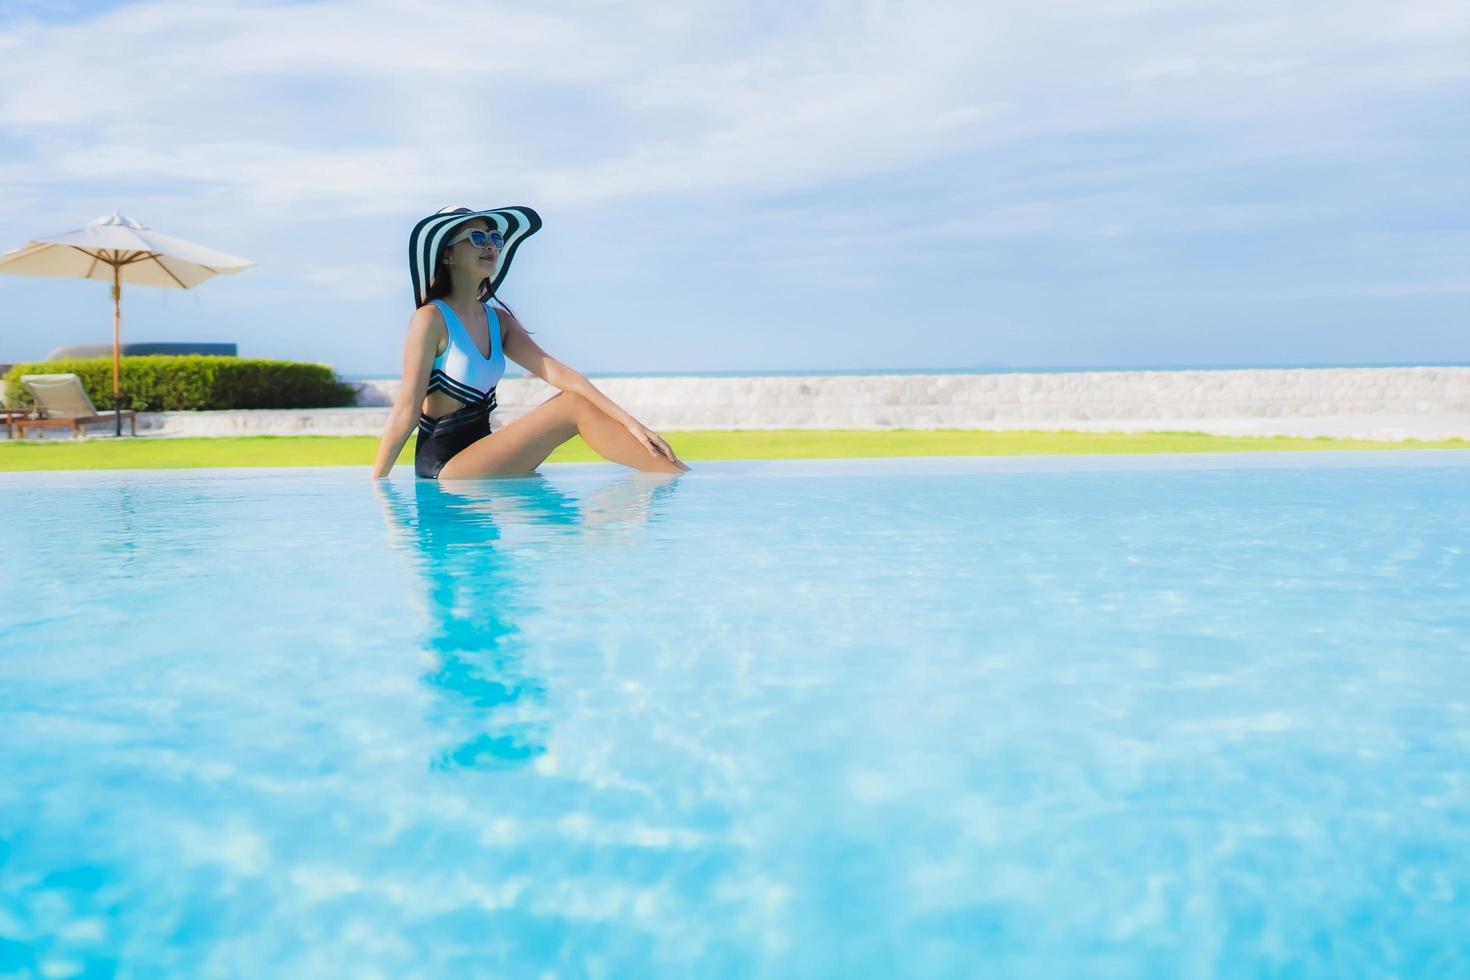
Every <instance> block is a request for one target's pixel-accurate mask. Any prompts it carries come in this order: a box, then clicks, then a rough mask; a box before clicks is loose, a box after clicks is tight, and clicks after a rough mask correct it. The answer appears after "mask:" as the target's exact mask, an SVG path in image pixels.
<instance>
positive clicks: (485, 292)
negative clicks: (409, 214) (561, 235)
mask: <svg viewBox="0 0 1470 980" xmlns="http://www.w3.org/2000/svg"><path fill="white" fill-rule="evenodd" d="M471 218H484V219H485V220H486V221H488V222H489V223H490V227H491V228H494V229H496V230H498V231H499V232H500V236H501V237H502V238H504V239H505V244H504V245H502V246H501V248H500V262H499V264H498V265H497V266H496V268H495V275H494V277H493V278H489V279H486V280H485V281H484V282H483V283H481V285H480V302H482V303H483V302H485V301H486V300H488V299H489V298H490V297H491V296H494V295H495V291H496V290H497V289H499V288H500V284H501V283H502V282H504V281H505V274H506V273H507V272H509V271H510V261H511V259H513V258H515V255H516V249H517V248H519V247H520V244H521V242H523V241H525V240H526V239H527V238H529V237H530V236H531V235H534V234H536V232H537V231H538V230H540V228H541V216H540V215H539V214H537V213H536V212H535V211H532V210H531V209H530V208H523V207H513V208H496V209H494V210H493V211H471V210H470V209H469V208H454V207H448V208H440V209H439V210H438V211H435V212H434V213H433V214H431V215H429V216H428V217H427V218H425V219H423V220H422V221H420V222H419V223H418V224H416V225H414V226H413V232H412V233H410V234H409V236H408V272H409V275H410V276H411V277H412V279H413V304H414V309H418V308H419V307H420V306H423V305H424V304H425V303H427V302H428V301H429V285H430V283H431V282H432V281H433V277H434V260H435V259H437V258H438V257H439V249H440V248H442V247H443V245H444V243H445V242H447V241H448V240H449V239H450V238H451V237H452V235H451V233H452V232H453V231H454V229H455V228H456V227H458V226H459V225H462V224H464V223H465V222H466V221H468V220H470V219H471Z"/></svg>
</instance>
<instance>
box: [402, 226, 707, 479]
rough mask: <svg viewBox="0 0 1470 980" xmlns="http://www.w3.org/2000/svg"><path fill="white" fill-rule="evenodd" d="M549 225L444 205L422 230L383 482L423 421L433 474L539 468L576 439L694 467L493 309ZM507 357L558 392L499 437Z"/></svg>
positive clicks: (426, 466)
mask: <svg viewBox="0 0 1470 980" xmlns="http://www.w3.org/2000/svg"><path fill="white" fill-rule="evenodd" d="M540 227H541V219H540V217H538V216H537V214H536V212H534V211H532V210H531V209H530V208H502V209H499V210H494V211H471V210H470V209H469V208H442V209H440V210H439V211H438V212H437V213H435V214H431V215H430V216H429V217H427V218H425V219H424V220H422V221H420V222H419V223H418V224H417V225H415V226H414V229H413V233H412V234H411V235H410V236H409V242H408V252H409V255H408V261H409V273H410V277H411V278H412V280H413V290H414V304H415V305H416V306H417V309H416V310H415V312H414V315H413V318H412V319H410V320H409V323H408V342H407V343H406V344H405V345H404V348H403V383H402V385H400V386H399V389H398V398H397V400H396V401H395V402H394V403H393V409H392V411H390V412H389V413H388V424H387V426H386V427H385V428H384V429H383V437H382V439H381V440H380V441H379V443H378V458H377V460H376V462H374V463H373V478H374V479H377V478H380V477H385V476H387V475H388V471H389V470H391V469H392V468H393V463H394V462H395V461H396V460H397V459H398V454H399V453H400V452H401V451H402V450H403V444H404V443H405V442H406V441H408V435H409V433H410V432H412V431H413V429H414V426H415V425H417V426H418V445H417V447H416V449H415V451H414V472H415V473H416V474H418V475H419V476H420V477H427V478H430V479H440V480H473V479H480V478H483V477H491V476H519V475H524V474H527V473H531V472H532V471H534V470H535V469H536V467H537V466H539V465H540V464H541V462H542V461H543V460H545V459H546V457H547V456H549V455H551V451H552V450H553V449H555V448H556V447H557V446H560V445H561V444H562V443H564V442H566V441H567V440H568V439H570V438H571V437H572V436H575V435H580V436H581V437H582V438H583V440H585V441H586V443H587V445H589V446H591V447H592V449H593V450H594V451H596V452H597V453H598V454H599V455H600V456H602V457H604V458H605V459H610V460H612V461H613V462H615V463H622V464H624V465H626V466H631V467H633V468H635V469H639V470H644V471H647V472H653V473H679V472H682V471H684V470H687V469H689V467H687V466H685V465H684V464H683V463H682V462H680V460H679V458H678V457H677V456H675V455H674V451H673V449H671V448H669V444H668V443H666V442H664V440H663V439H662V438H661V437H660V436H659V435H658V433H656V432H653V431H652V430H650V429H649V428H648V427H647V426H645V425H643V423H641V422H639V421H638V420H637V419H635V418H633V416H631V415H629V414H628V413H627V412H625V411H623V410H622V409H621V408H619V407H618V406H617V405H615V404H613V402H612V400H611V399H609V398H608V397H607V396H606V395H604V394H603V393H602V392H600V391H598V390H597V389H596V388H594V387H593V386H592V383H591V382H590V381H588V380H587V379H586V378H585V377H583V376H582V375H581V374H580V373H578V372H577V371H574V370H572V369H571V368H569V367H567V366H566V365H565V364H563V363H561V362H560V361H558V360H557V359H556V358H554V357H552V356H551V355H549V354H547V353H546V352H545V351H543V350H542V349H541V348H540V347H539V346H537V344H536V342H535V341H533V340H532V339H531V338H530V336H529V335H528V334H527V333H526V330H525V328H524V327H522V326H521V324H520V321H518V320H517V319H516V318H515V315H514V314H513V313H511V312H510V310H509V309H507V308H506V307H505V306H503V305H501V306H500V307H499V309H497V308H495V307H492V306H491V305H490V304H489V302H488V301H489V300H490V299H491V298H492V297H494V296H495V291H496V289H497V288H499V286H500V283H501V282H502V281H503V280H504V279H505V274H506V272H507V270H508V269H509V268H510V261H511V259H512V258H513V257H514V254H515V249H516V247H517V246H519V245H520V243H521V242H522V241H523V240H525V239H526V238H527V237H529V236H530V235H532V234H534V233H535V232H536V231H537V229H539V228H540ZM502 252H503V254H502ZM507 357H509V358H510V359H511V360H512V361H515V362H516V363H517V364H519V365H520V366H521V367H523V368H525V369H526V370H527V371H529V372H531V373H532V374H534V375H536V377H538V378H541V379H542V380H544V381H546V382H547V383H548V384H550V385H551V386H553V387H554V388H557V389H559V390H558V393H557V394H555V395H553V396H552V397H551V398H549V399H547V400H546V401H544V402H542V403H541V404H540V405H537V406H536V407H535V408H533V409H532V410H531V411H529V412H527V413H526V414H525V415H523V416H521V417H520V418H518V419H516V420H515V421H513V422H511V423H509V424H507V425H505V426H504V427H502V428H499V429H496V430H495V431H493V432H492V431H491V429H490V412H491V411H493V410H494V408H495V385H496V383H497V382H499V381H500V379H501V377H502V376H503V375H504V374H505V359H506V358H507Z"/></svg>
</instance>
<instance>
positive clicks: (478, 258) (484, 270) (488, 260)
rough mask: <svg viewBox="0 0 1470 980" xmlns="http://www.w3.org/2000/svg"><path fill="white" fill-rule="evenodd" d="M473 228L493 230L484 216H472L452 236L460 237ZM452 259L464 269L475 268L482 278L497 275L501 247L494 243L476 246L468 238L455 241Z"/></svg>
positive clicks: (451, 250) (451, 252)
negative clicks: (496, 268)
mask: <svg viewBox="0 0 1470 980" xmlns="http://www.w3.org/2000/svg"><path fill="white" fill-rule="evenodd" d="M471 228H478V229H480V230H481V231H493V230H494V229H493V228H491V227H490V223H489V222H488V221H486V220H485V219H484V218H471V219H470V220H469V221H466V222H465V223H464V224H462V225H460V226H459V227H458V228H456V229H455V230H454V234H453V235H451V236H450V237H451V238H458V237H459V236H460V235H463V234H464V233H465V232H467V231H469V230H470V229H471ZM449 255H450V260H451V262H453V264H454V265H457V266H459V267H460V268H462V269H470V270H474V271H475V272H476V273H478V274H479V276H480V278H489V277H491V276H494V275H495V266H496V264H497V263H498V262H499V261H500V249H498V248H496V247H495V246H494V245H486V246H485V247H484V248H475V246H474V244H473V243H471V242H470V240H469V239H468V238H466V239H465V240H464V241H460V242H455V243H454V245H453V246H451V247H450V249H449Z"/></svg>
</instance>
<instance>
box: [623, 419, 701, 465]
mask: <svg viewBox="0 0 1470 980" xmlns="http://www.w3.org/2000/svg"><path fill="white" fill-rule="evenodd" d="M626 428H627V430H628V431H629V432H631V433H632V434H633V438H634V439H637V440H638V441H639V442H641V443H643V448H645V449H647V450H648V452H649V455H651V456H662V457H664V458H665V459H667V460H670V461H671V462H673V463H675V464H676V465H678V466H681V467H683V468H684V469H686V470H687V469H688V468H689V467H687V466H685V465H684V462H683V461H682V460H681V459H679V457H677V456H675V455H674V450H673V449H671V448H670V447H669V444H668V443H666V442H664V440H663V436H661V435H659V434H658V433H657V432H654V431H653V430H652V429H650V428H649V427H648V426H646V425H644V424H643V423H642V422H639V421H638V420H637V419H634V420H633V421H631V422H629V423H628V424H627V426H626Z"/></svg>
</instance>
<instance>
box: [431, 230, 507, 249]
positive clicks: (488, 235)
mask: <svg viewBox="0 0 1470 980" xmlns="http://www.w3.org/2000/svg"><path fill="white" fill-rule="evenodd" d="M466 238H468V239H469V240H470V244H471V245H473V246H475V248H484V247H485V246H486V245H494V246H495V247H496V248H500V247H501V246H502V245H504V244H505V239H504V238H502V237H501V236H500V232H498V231H481V230H480V229H478V228H471V229H470V230H469V231H467V232H465V233H464V234H462V235H455V236H454V237H453V238H451V239H450V240H449V241H447V242H445V243H444V246H445V248H448V247H449V246H450V245H454V244H456V243H458V242H462V241H464V240H465V239H466Z"/></svg>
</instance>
